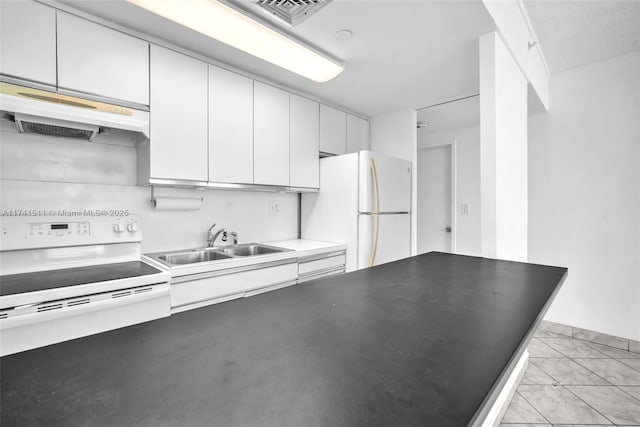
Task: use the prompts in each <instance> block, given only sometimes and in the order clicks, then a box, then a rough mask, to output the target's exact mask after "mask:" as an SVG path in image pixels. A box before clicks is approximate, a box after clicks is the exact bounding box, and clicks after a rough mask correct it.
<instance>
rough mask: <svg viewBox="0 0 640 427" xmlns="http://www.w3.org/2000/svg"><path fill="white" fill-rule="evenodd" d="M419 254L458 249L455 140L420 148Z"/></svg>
mask: <svg viewBox="0 0 640 427" xmlns="http://www.w3.org/2000/svg"><path fill="white" fill-rule="evenodd" d="M418 188H419V189H420V191H419V192H418V212H420V215H419V216H418V253H419V254H422V253H425V252H431V251H438V252H452V253H453V252H455V250H456V248H455V215H453V213H454V210H455V209H454V207H455V205H456V204H455V141H445V142H442V143H440V144H434V145H431V146H429V147H424V148H421V149H419V150H418Z"/></svg>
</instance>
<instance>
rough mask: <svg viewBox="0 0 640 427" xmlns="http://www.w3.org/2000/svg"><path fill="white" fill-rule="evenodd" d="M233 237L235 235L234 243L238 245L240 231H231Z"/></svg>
mask: <svg viewBox="0 0 640 427" xmlns="http://www.w3.org/2000/svg"><path fill="white" fill-rule="evenodd" d="M231 237H233V244H234V245H237V244H238V233H236V232H235V231H232V232H231Z"/></svg>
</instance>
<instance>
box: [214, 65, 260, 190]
mask: <svg viewBox="0 0 640 427" xmlns="http://www.w3.org/2000/svg"><path fill="white" fill-rule="evenodd" d="M209 181H213V182H229V183H240V184H253V80H252V79H250V78H248V77H244V76H241V75H240V74H237V73H233V72H231V71H227V70H223V69H222V68H219V67H214V66H213V65H209Z"/></svg>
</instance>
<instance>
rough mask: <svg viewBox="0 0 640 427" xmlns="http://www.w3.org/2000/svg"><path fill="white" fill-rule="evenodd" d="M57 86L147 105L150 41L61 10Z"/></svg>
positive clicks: (59, 17) (59, 15)
mask: <svg viewBox="0 0 640 427" xmlns="http://www.w3.org/2000/svg"><path fill="white" fill-rule="evenodd" d="M24 54H26V52H25V53H24ZM31 54H36V52H31V53H29V55H31ZM58 87H59V88H60V89H69V90H75V91H81V92H85V93H88V94H93V95H98V96H103V97H107V98H113V99H120V100H123V101H129V102H134V103H138V104H143V105H148V104H149V44H148V43H147V42H146V41H143V40H140V39H137V38H135V37H131V36H128V35H126V34H123V33H121V32H119V31H116V30H113V29H111V28H107V27H104V26H102V25H99V24H95V23H93V22H89V21H87V20H85V19H82V18H78V17H76V16H73V15H69V14H67V13H63V12H58Z"/></svg>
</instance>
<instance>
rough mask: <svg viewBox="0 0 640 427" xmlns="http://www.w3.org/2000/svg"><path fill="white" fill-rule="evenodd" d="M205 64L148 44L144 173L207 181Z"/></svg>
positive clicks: (170, 177) (168, 177)
mask: <svg viewBox="0 0 640 427" xmlns="http://www.w3.org/2000/svg"><path fill="white" fill-rule="evenodd" d="M207 79H208V69H207V64H206V63H204V62H202V61H198V60H196V59H193V58H190V57H188V56H185V55H181V54H179V53H176V52H173V51H171V50H168V49H165V48H162V47H158V46H153V45H152V46H151V105H150V113H151V116H150V131H151V138H150V150H151V153H150V163H151V164H150V169H151V171H150V174H151V177H152V178H164V179H180V180H195V181H207V178H208V176H207V175H208V161H207V159H208V156H207V150H208V141H207Z"/></svg>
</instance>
